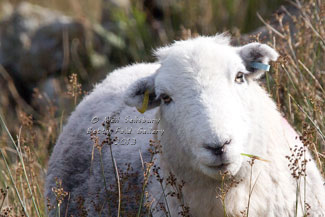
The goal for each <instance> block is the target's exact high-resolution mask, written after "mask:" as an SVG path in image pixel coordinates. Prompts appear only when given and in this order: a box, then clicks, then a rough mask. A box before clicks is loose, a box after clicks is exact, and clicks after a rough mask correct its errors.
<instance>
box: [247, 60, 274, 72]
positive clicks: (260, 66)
mask: <svg viewBox="0 0 325 217" xmlns="http://www.w3.org/2000/svg"><path fill="white" fill-rule="evenodd" d="M250 67H252V68H254V69H259V70H263V71H269V70H270V65H268V64H264V63H259V62H251V65H250Z"/></svg>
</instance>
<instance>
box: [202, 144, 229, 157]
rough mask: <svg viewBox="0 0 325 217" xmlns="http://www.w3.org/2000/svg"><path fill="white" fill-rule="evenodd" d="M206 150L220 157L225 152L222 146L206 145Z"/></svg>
mask: <svg viewBox="0 0 325 217" xmlns="http://www.w3.org/2000/svg"><path fill="white" fill-rule="evenodd" d="M205 148H206V149H208V150H209V151H211V152H212V153H213V154H215V155H222V154H223V153H224V152H225V147H224V146H217V147H215V146H211V145H206V146H205Z"/></svg>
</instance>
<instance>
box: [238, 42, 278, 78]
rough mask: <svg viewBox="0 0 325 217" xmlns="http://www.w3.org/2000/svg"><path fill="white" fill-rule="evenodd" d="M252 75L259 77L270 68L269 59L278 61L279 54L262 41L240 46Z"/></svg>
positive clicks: (242, 56) (241, 53)
mask: <svg viewBox="0 0 325 217" xmlns="http://www.w3.org/2000/svg"><path fill="white" fill-rule="evenodd" d="M238 50H239V55H240V57H241V58H242V59H243V61H244V64H245V66H246V69H247V70H248V71H249V72H251V73H250V76H251V77H253V78H255V79H258V78H260V77H261V76H262V75H263V73H264V72H265V71H268V70H269V65H268V63H269V61H276V60H277V58H278V56H279V54H278V53H277V52H276V51H275V50H274V49H273V48H271V47H270V46H268V45H266V44H261V43H257V42H254V43H250V44H247V45H244V46H242V47H239V48H238Z"/></svg>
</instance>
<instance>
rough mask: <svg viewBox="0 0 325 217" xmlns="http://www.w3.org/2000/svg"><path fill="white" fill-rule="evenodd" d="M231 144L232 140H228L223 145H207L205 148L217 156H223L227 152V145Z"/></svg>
mask: <svg viewBox="0 0 325 217" xmlns="http://www.w3.org/2000/svg"><path fill="white" fill-rule="evenodd" d="M230 143H231V139H228V140H226V141H225V142H224V143H223V144H222V145H221V144H220V143H213V144H205V145H204V147H205V148H206V149H208V150H209V151H211V152H212V153H213V154H215V155H222V154H223V153H224V152H225V149H226V147H225V146H226V145H229V144H230Z"/></svg>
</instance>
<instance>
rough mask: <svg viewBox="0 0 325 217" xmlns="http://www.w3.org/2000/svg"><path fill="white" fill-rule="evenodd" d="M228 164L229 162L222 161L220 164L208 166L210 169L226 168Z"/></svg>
mask: <svg viewBox="0 0 325 217" xmlns="http://www.w3.org/2000/svg"><path fill="white" fill-rule="evenodd" d="M229 165H230V163H222V164H220V165H218V166H215V165H213V166H208V167H209V168H210V169H215V170H222V169H225V168H227V167H228V166H229Z"/></svg>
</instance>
